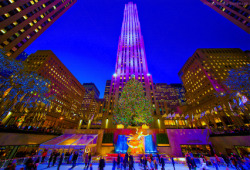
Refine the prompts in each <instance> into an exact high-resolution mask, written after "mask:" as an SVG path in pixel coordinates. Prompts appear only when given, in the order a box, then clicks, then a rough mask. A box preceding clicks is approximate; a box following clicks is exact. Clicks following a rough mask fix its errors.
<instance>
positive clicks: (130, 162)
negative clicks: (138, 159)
mask: <svg viewBox="0 0 250 170" xmlns="http://www.w3.org/2000/svg"><path fill="white" fill-rule="evenodd" d="M128 164H129V170H133V169H134V158H133V156H132V155H129V162H128Z"/></svg>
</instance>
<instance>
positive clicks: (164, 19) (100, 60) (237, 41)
mask: <svg viewBox="0 0 250 170" xmlns="http://www.w3.org/2000/svg"><path fill="white" fill-rule="evenodd" d="M127 2H129V1H128V0H78V1H77V3H76V4H75V5H74V6H73V7H72V8H70V9H69V10H68V11H67V12H66V13H65V14H64V15H63V16H62V17H61V18H59V19H58V20H57V21H56V22H55V23H54V24H53V25H52V26H51V27H50V28H49V29H48V30H46V31H45V32H44V33H43V34H42V35H41V36H40V37H39V38H37V40H36V41H34V42H33V43H32V44H31V45H30V46H29V47H28V48H27V49H26V50H25V51H26V52H27V53H29V54H31V53H34V52H36V50H49V49H50V50H52V51H53V52H54V53H55V54H56V55H57V57H58V58H59V59H60V60H61V61H62V62H63V63H64V64H65V65H66V67H67V68H68V69H69V70H70V71H71V72H72V73H73V75H74V76H75V77H76V78H77V79H78V80H79V82H80V83H87V82H94V83H95V84H96V85H97V87H98V88H99V90H100V92H101V95H100V96H101V97H102V96H103V93H104V88H105V83H106V80H108V79H111V76H112V74H113V73H114V71H115V62H116V53H117V46H118V38H119V35H120V32H121V25H122V19H123V10H124V5H125V3H127ZM133 2H134V3H136V4H137V8H138V12H139V19H140V22H141V29H142V35H143V37H144V41H145V48H146V55H147V61H148V68H149V72H150V73H151V74H152V76H153V81H154V82H155V83H160V82H162V83H179V82H180V79H179V77H178V71H179V70H180V69H181V67H182V66H183V64H184V63H185V62H186V60H187V59H188V57H190V56H191V55H192V54H193V53H194V52H195V50H196V49H197V48H241V49H242V50H247V49H248V50H250V35H249V34H247V33H246V32H244V31H243V30H241V29H240V28H239V27H237V26H236V25H234V24H233V23H231V22H230V21H228V20H227V19H226V18H224V17H223V16H221V15H220V14H218V13H217V12H215V11H214V10H212V9H211V8H209V7H208V6H206V5H204V4H203V3H202V2H201V1H200V0H189V1H188V0H153V1H152V0H134V1H133Z"/></svg>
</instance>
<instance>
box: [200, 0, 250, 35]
mask: <svg viewBox="0 0 250 170" xmlns="http://www.w3.org/2000/svg"><path fill="white" fill-rule="evenodd" d="M201 1H202V2H203V3H204V4H206V5H207V6H209V7H210V8H212V9H213V10H215V11H216V12H218V13H219V14H221V15H222V16H224V17H225V18H227V19H228V20H230V21H231V22H232V23H234V24H235V25H237V26H238V27H240V28H241V29H243V30H244V31H246V32H247V33H248V34H250V2H249V0H234V1H232V0H221V1H218V0H217V1H215V0H201Z"/></svg>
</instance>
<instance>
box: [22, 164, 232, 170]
mask: <svg viewBox="0 0 250 170" xmlns="http://www.w3.org/2000/svg"><path fill="white" fill-rule="evenodd" d="M83 168H84V164H80V165H77V166H76V167H74V168H73V169H72V170H83ZM37 169H38V170H57V166H54V167H50V168H47V165H45V164H41V165H39V166H38V168H37ZM69 169H71V165H61V167H60V170H69ZM135 169H136V170H142V169H143V168H142V167H140V166H139V164H135ZM158 169H159V170H160V169H161V168H160V167H159V168H158ZM173 169H174V168H173V166H172V164H166V166H165V170H173ZM175 169H176V170H188V167H187V166H185V165H182V164H176V166H175ZM208 169H209V170H216V169H215V168H213V167H208ZM17 170H19V167H18V168H17ZM93 170H98V164H97V163H94V164H93ZM104 170H112V163H107V164H106V166H105V168H104ZM197 170H200V168H197ZM219 170H226V167H225V166H223V167H219ZM230 170H235V168H230Z"/></svg>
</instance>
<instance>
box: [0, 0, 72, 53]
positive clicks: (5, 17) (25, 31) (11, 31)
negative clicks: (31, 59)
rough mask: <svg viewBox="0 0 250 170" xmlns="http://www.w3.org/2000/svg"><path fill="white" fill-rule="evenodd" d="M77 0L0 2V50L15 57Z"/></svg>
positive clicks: (15, 0) (14, 0) (3, 0)
mask: <svg viewBox="0 0 250 170" xmlns="http://www.w3.org/2000/svg"><path fill="white" fill-rule="evenodd" d="M75 3H76V0H19V1H17V0H2V1H0V22H1V26H0V49H2V48H3V49H4V50H5V51H6V55H7V56H10V57H12V58H16V57H17V56H18V55H19V54H20V53H21V52H23V51H24V50H25V49H26V48H27V47H28V46H29V45H30V44H31V43H32V42H33V41H34V40H35V39H36V38H37V37H39V36H40V35H41V34H42V33H43V32H44V31H45V30H46V29H47V28H49V26H50V25H51V24H53V23H54V22H55V21H56V20H57V19H58V18H59V17H60V16H62V15H63V13H65V12H66V11H67V10H68V9H69V8H70V7H71V6H72V5H74V4H75Z"/></svg>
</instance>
